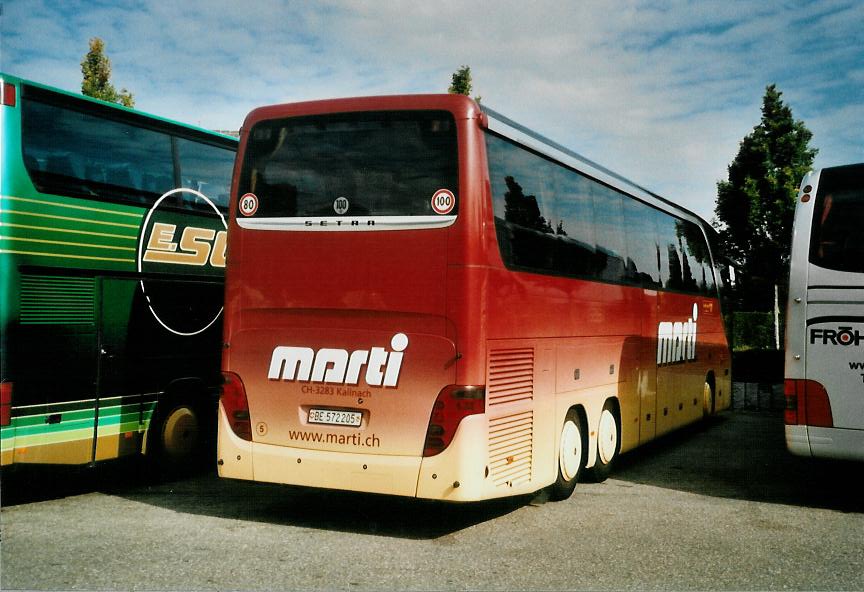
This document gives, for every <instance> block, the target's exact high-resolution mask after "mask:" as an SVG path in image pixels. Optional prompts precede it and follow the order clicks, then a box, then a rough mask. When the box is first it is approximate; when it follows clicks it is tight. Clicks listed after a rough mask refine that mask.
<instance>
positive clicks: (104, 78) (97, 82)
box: [81, 37, 135, 107]
mask: <svg viewBox="0 0 864 592" xmlns="http://www.w3.org/2000/svg"><path fill="white" fill-rule="evenodd" d="M81 73H82V74H83V75H84V79H83V81H82V82H81V93H82V94H84V95H86V96H88V97H93V98H96V99H102V100H103V101H108V102H110V103H120V104H121V105H123V106H124V107H134V106H135V98H134V97H133V96H132V93H130V92H129V91H127V90H126V89H125V88H124V89H121V90H120V92H119V93H118V92H117V91H116V90H115V89H114V85H112V84H111V82H110V79H111V60H109V59H108V56H107V55H105V42H104V41H102V39H100V38H99V37H93V38H92V39H90V51H88V52H87V55H85V56H84V60H83V61H82V62H81Z"/></svg>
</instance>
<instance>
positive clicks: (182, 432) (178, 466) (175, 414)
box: [147, 400, 203, 475]
mask: <svg viewBox="0 0 864 592" xmlns="http://www.w3.org/2000/svg"><path fill="white" fill-rule="evenodd" d="M165 403H167V404H166V405H164V407H163V408H162V409H161V410H159V411H158V412H157V414H156V415H155V416H154V418H153V421H152V422H151V424H150V433H149V434H148V436H147V440H148V445H147V457H148V460H149V461H150V463H151V464H152V465H153V469H154V470H155V472H156V473H157V474H158V475H175V474H178V473H182V472H185V471H188V470H190V469H192V468H193V467H195V466H196V465H197V464H199V461H200V458H201V456H202V449H203V442H202V439H203V438H202V425H201V414H200V412H199V411H198V409H196V407H195V406H194V405H192V404H191V403H188V402H186V401H182V400H175V401H166V402H165Z"/></svg>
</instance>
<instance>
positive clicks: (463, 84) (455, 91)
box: [447, 66, 471, 97]
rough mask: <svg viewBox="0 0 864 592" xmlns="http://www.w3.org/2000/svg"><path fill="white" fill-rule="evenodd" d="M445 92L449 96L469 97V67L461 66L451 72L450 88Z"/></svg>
mask: <svg viewBox="0 0 864 592" xmlns="http://www.w3.org/2000/svg"><path fill="white" fill-rule="evenodd" d="M447 92H448V93H450V94H451V95H465V96H466V97H467V96H470V95H471V67H470V66H462V67H461V68H459V69H458V70H456V71H455V72H453V78H452V81H451V82H450V88H448V89H447Z"/></svg>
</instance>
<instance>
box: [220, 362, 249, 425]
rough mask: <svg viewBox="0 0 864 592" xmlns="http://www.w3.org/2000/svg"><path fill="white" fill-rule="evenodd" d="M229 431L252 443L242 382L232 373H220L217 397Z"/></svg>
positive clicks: (246, 401)
mask: <svg viewBox="0 0 864 592" xmlns="http://www.w3.org/2000/svg"><path fill="white" fill-rule="evenodd" d="M219 400H220V401H221V402H222V408H223V409H225V415H227V416H228V423H229V424H230V425H231V430H232V431H233V432H234V433H235V434H236V435H237V437H239V438H243V439H244V440H248V441H249V442H251V441H252V420H251V419H250V418H249V401H248V399H247V398H246V387H244V386H243V381H242V380H240V377H239V376H237V375H236V374H234V373H233V372H223V373H222V393H221V395H220V397H219Z"/></svg>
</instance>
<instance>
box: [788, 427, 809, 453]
mask: <svg viewBox="0 0 864 592" xmlns="http://www.w3.org/2000/svg"><path fill="white" fill-rule="evenodd" d="M786 448H787V449H788V450H789V452H791V453H792V454H795V455H798V456H812V453H811V452H810V438H809V437H808V435H807V426H802V425H787V426H786Z"/></svg>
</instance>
